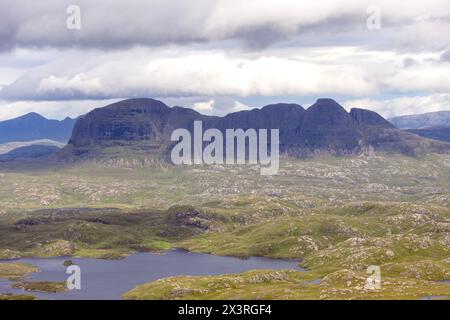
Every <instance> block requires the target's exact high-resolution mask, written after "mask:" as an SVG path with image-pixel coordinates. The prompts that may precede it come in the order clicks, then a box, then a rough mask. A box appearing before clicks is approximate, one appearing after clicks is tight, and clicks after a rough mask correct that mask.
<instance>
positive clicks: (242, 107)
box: [231, 101, 253, 112]
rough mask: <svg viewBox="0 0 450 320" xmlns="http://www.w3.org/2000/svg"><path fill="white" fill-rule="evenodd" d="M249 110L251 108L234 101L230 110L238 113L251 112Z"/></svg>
mask: <svg viewBox="0 0 450 320" xmlns="http://www.w3.org/2000/svg"><path fill="white" fill-rule="evenodd" d="M251 109H253V108H252V107H250V106H248V105H246V104H243V103H242V102H239V101H235V102H234V106H233V108H232V109H231V112H238V111H244V110H251Z"/></svg>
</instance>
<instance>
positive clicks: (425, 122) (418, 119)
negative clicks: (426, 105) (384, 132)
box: [388, 111, 450, 129]
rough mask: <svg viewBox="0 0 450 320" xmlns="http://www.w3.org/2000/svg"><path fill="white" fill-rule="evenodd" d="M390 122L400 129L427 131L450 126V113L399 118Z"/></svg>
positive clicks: (440, 112)
mask: <svg viewBox="0 0 450 320" xmlns="http://www.w3.org/2000/svg"><path fill="white" fill-rule="evenodd" d="M388 120H389V121H390V122H391V123H392V124H393V125H394V126H396V127H397V128H399V129H425V128H429V127H436V126H450V111H436V112H427V113H422V114H414V115H405V116H398V117H393V118H390V119H388Z"/></svg>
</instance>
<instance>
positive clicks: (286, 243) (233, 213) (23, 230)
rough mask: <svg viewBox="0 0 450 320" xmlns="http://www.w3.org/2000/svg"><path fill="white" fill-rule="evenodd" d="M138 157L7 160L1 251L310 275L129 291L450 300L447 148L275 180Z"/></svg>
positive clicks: (174, 282) (0, 198)
mask: <svg viewBox="0 0 450 320" xmlns="http://www.w3.org/2000/svg"><path fill="white" fill-rule="evenodd" d="M141 164H143V163H136V162H133V161H129V160H122V161H119V162H114V163H102V164H99V163H89V164H83V165H67V164H66V165H56V166H52V169H51V170H50V169H49V168H48V165H45V164H35V165H33V167H30V165H29V164H27V165H25V164H24V165H23V168H21V167H20V166H18V165H16V166H12V165H7V164H3V165H1V167H0V178H1V179H2V182H3V183H2V184H1V185H0V205H1V206H0V258H17V257H25V256H39V257H48V256H62V255H65V256H66V255H67V256H81V257H95V258H106V259H115V258H121V257H124V256H126V255H128V254H130V253H132V252H136V251H160V250H166V249H169V248H172V247H183V248H186V249H188V250H192V251H198V252H208V253H213V254H218V255H233V256H240V257H246V256H252V255H256V256H266V257H273V258H295V259H300V260H301V265H302V266H304V267H306V268H308V270H309V271H308V272H296V271H288V270H286V271H270V270H268V271H250V272H247V273H243V274H239V275H222V276H207V277H184V276H180V277H173V278H167V279H161V280H158V281H155V282H152V283H149V284H145V285H142V286H139V287H137V288H136V289H134V290H132V291H131V292H129V293H127V294H126V295H125V297H126V298H130V299H184V298H195V299H209V298H248V299H251V298H274V299H317V298H320V299H357V298H361V299H368V298H369V299H371V298H374V299H384V298H395V299H417V298H421V297H425V296H439V297H448V296H450V286H449V285H448V284H446V283H445V282H444V281H445V280H449V279H450V158H449V157H448V156H444V155H430V156H426V157H422V158H408V157H402V156H377V157H361V158H331V157H323V158H316V159H309V160H291V159H284V160H283V161H282V167H281V170H280V174H279V175H278V176H271V177H270V176H269V177H267V176H266V177H264V176H260V174H259V169H258V168H251V167H246V166H242V167H235V166H233V167H226V166H223V167H217V166H216V167H189V168H178V167H177V168H174V167H168V166H160V167H155V166H150V167H146V166H145V165H141ZM144 164H145V163H144ZM1 265H2V264H0V266H1ZM369 265H377V266H380V268H381V275H382V287H381V289H380V290H375V291H373V290H368V289H366V287H365V279H366V278H367V274H366V268H367V266H369ZM0 270H1V269H0ZM0 276H1V275H0ZM319 279H320V281H319Z"/></svg>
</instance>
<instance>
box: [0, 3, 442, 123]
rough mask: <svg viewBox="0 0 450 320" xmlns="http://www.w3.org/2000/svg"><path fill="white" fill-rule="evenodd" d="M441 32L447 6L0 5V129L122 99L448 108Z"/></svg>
mask: <svg viewBox="0 0 450 320" xmlns="http://www.w3.org/2000/svg"><path fill="white" fill-rule="evenodd" d="M73 5H75V7H74V6H73ZM78 9H80V10H79V13H80V14H79V15H78ZM78 18H79V19H78ZM79 27H80V28H79ZM449 34H450V1H448V0H410V1H407V2H405V1H393V0H371V1H366V0H321V1H306V0H305V1H303V0H246V1H242V0H184V1H182V0H126V1H119V0H114V1H113V0H96V1H91V0H70V1H66V0H40V1H29V0H1V1H0V120H4V119H8V118H13V117H16V116H18V115H21V114H24V113H27V112H30V111H35V112H39V113H41V114H42V115H44V116H46V117H49V118H55V119H62V118H64V117H66V116H71V117H74V116H78V115H80V114H83V113H86V112H88V111H89V110H91V109H93V108H95V107H100V106H104V105H106V104H108V103H111V102H114V101H117V100H120V99H124V98H129V97H153V98H158V99H161V100H163V101H164V102H166V103H167V104H169V105H172V106H173V105H182V106H186V107H192V108H195V109H197V110H198V111H201V112H203V113H207V114H225V113H227V112H232V111H237V110H243V109H247V108H253V107H261V106H264V105H266V104H269V103H273V102H297V103H299V104H302V105H303V106H305V107H307V106H309V105H310V104H312V103H313V102H314V101H315V100H316V99H317V98H319V97H332V98H334V99H336V100H337V101H338V102H340V103H341V104H342V105H344V106H345V107H346V108H350V107H354V106H357V107H363V108H368V109H372V110H375V111H377V112H379V113H381V114H382V115H383V116H386V117H391V116H395V115H403V114H414V113H422V112H430V111H437V110H450V36H449Z"/></svg>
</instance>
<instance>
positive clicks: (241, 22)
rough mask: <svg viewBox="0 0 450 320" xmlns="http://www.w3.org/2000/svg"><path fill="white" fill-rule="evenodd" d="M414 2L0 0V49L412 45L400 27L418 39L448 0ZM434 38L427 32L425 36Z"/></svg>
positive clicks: (440, 16)
mask: <svg viewBox="0 0 450 320" xmlns="http://www.w3.org/2000/svg"><path fill="white" fill-rule="evenodd" d="M420 3H422V1H419V0H418V1H410V2H408V5H406V7H405V8H403V7H401V6H398V5H394V4H392V1H383V0H374V1H368V0H367V1H361V0H340V1H335V0H333V1H331V0H322V1H320V2H306V1H297V0H277V1H273V0H249V1H241V0H239V1H237V0H190V1H180V0H128V1H122V0H115V1H112V0H96V1H90V0H75V1H74V0H40V1H29V0H2V1H1V2H0V50H8V49H12V48H17V47H31V48H32V47H57V48H68V47H78V48H109V49H111V48H124V47H128V46H132V45H144V46H159V45H164V44H187V43H195V42H211V41H220V40H226V39H238V40H241V41H242V42H243V43H244V44H245V45H246V46H249V47H252V48H260V47H265V46H268V45H270V44H273V43H276V42H279V41H282V40H286V39H291V38H295V37H299V36H300V38H299V42H302V41H305V43H306V44H307V45H327V43H326V42H325V41H328V40H327V39H330V36H332V35H336V34H340V36H339V37H338V39H339V41H343V42H344V43H346V42H349V43H351V42H352V41H354V40H355V37H356V38H357V40H358V44H359V42H365V44H366V45H369V44H371V45H372V44H373V43H375V44H376V43H378V42H379V41H380V42H382V43H383V44H385V43H386V41H387V40H386V38H388V39H390V40H392V39H394V40H396V41H391V46H396V45H402V46H412V47H414V45H415V44H414V43H413V42H411V41H409V39H405V41H403V42H402V41H400V40H401V39H402V37H401V33H402V30H403V29H402V28H407V27H408V26H410V25H411V24H413V25H414V24H417V26H416V27H417V28H418V29H417V30H415V33H416V34H415V36H416V37H417V40H421V41H417V45H419V44H420V46H424V45H425V46H426V44H427V43H428V42H427V41H426V39H427V38H426V37H425V35H427V36H428V38H430V37H429V35H430V33H429V27H428V25H424V26H423V27H422V28H420V27H419V24H424V22H426V23H428V24H430V23H441V24H442V20H444V21H445V19H448V15H446V14H450V13H449V12H447V13H446V7H448V1H447V2H446V1H444V0H431V1H429V4H428V7H427V8H425V7H424V6H423V5H422V6H418V4H420ZM373 4H379V8H380V12H381V18H382V19H383V20H382V22H383V25H382V29H381V30H380V32H379V33H378V34H377V35H376V36H375V33H373V32H372V33H371V32H370V31H369V30H368V29H367V28H366V20H367V18H368V16H369V13H367V8H368V7H370V6H371V5H373ZM69 5H77V6H79V7H80V9H81V26H82V28H81V30H69V29H68V28H67V27H66V20H67V18H68V14H67V13H66V9H67V7H68V6H69ZM437 8H439V10H438V9H437ZM424 14H429V15H431V16H424ZM436 16H438V18H436ZM418 18H420V19H419V20H417V19H418ZM440 21H441V22H440ZM447 24H448V21H447ZM383 28H385V29H383ZM392 30H394V31H392ZM409 31H411V30H409ZM413 31H414V30H413ZM443 31H445V30H443ZM355 33H356V36H355ZM399 33H400V35H399ZM443 34H445V32H443ZM435 37H436V35H435V34H434V35H433V37H431V40H433V41H434V40H435ZM422 38H423V39H422ZM441 38H442V39H443V41H444V42H448V40H445V39H447V38H448V37H444V36H442V37H441ZM399 39H400V40H399ZM397 40H398V41H397Z"/></svg>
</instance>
